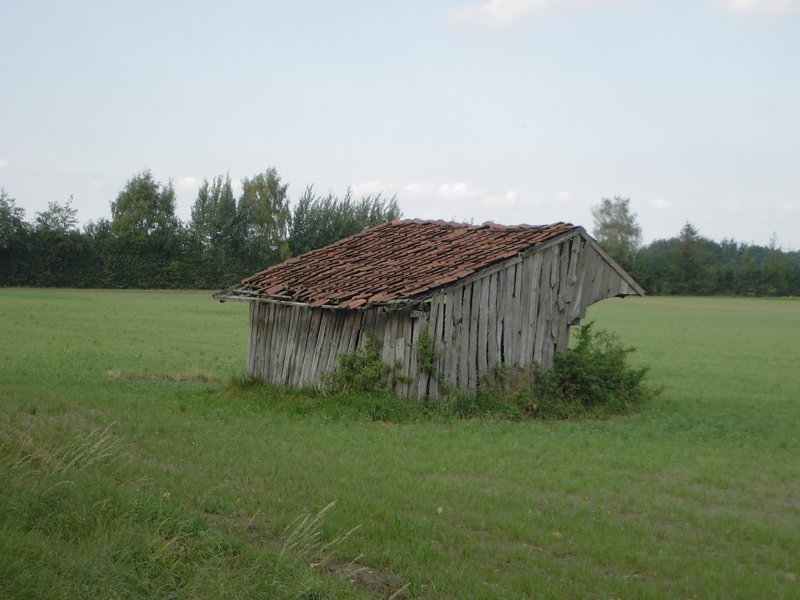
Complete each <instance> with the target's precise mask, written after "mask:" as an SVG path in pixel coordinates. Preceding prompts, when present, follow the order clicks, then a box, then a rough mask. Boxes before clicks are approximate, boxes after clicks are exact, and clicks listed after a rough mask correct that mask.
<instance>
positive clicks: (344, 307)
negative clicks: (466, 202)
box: [214, 220, 644, 399]
mask: <svg viewBox="0 0 800 600" xmlns="http://www.w3.org/2000/svg"><path fill="white" fill-rule="evenodd" d="M631 295H639V296H641V295H644V289H643V288H642V287H641V286H640V285H639V284H638V283H637V282H636V281H635V280H634V279H633V277H631V276H630V275H629V274H628V273H626V272H625V270H624V269H622V268H621V267H620V266H619V265H618V264H617V263H616V262H615V261H614V260H613V259H612V258H611V257H610V256H608V254H606V253H605V252H604V251H603V250H602V248H600V246H599V245H598V244H597V242H596V241H595V240H594V239H592V238H591V237H590V236H589V235H588V234H587V233H586V231H585V230H584V229H583V228H582V227H578V226H574V225H570V224H568V223H555V224H552V225H543V226H529V225H519V226H503V225H496V224H494V223H485V224H483V225H468V224H463V223H449V222H444V221H421V220H398V221H392V222H391V223H385V224H382V225H378V226H376V227H372V228H370V229H367V230H365V231H362V232H360V233H357V234H355V235H353V236H350V237H347V238H344V239H342V240H339V241H337V242H335V243H333V244H330V245H328V246H325V247H323V248H320V249H317V250H312V251H311V252H307V253H306V254H303V255H300V256H297V257H295V258H291V259H289V260H287V261H285V262H283V263H280V264H277V265H274V266H272V267H269V268H267V269H265V270H263V271H260V272H258V273H256V274H254V275H252V276H250V277H247V278H246V279H244V280H243V281H242V282H241V283H239V284H238V285H235V286H233V287H231V288H229V289H226V290H223V291H221V292H218V293H216V294H214V297H215V298H217V299H218V300H221V301H226V300H244V301H247V302H250V342H249V353H248V359H247V372H248V374H250V375H251V376H254V377H256V378H260V379H262V380H264V381H267V382H272V383H275V384H279V385H286V386H292V387H303V386H318V385H320V383H321V381H322V376H323V374H325V373H327V372H330V371H333V370H335V369H336V368H337V366H338V357H339V355H341V354H343V353H349V352H353V351H354V350H355V349H357V348H362V347H364V345H365V344H366V343H367V339H368V338H369V337H371V336H370V334H371V335H372V336H374V337H375V339H376V340H377V341H378V344H379V345H380V347H381V352H382V358H383V362H384V363H386V364H387V365H390V366H391V368H392V372H391V373H390V374H389V375H387V379H390V381H391V382H392V385H393V388H394V391H395V393H396V394H397V395H399V396H401V397H407V398H413V399H420V398H436V397H438V396H439V395H440V394H441V393H442V391H443V390H456V389H459V390H462V391H464V392H466V393H468V394H474V393H475V391H476V390H477V388H478V386H479V385H480V383H481V381H482V379H483V378H484V377H485V376H487V375H490V374H491V373H493V372H494V369H495V367H496V366H497V365H508V366H513V367H527V366H530V365H531V363H538V364H539V365H540V366H541V367H543V368H548V367H550V366H552V363H553V355H554V353H555V352H556V351H559V350H564V349H566V347H567V342H568V339H569V327H570V325H575V324H577V323H578V322H579V321H580V320H581V318H583V317H584V316H585V314H586V308H587V307H588V306H589V305H591V304H593V303H595V302H598V301H599V300H603V299H604V298H610V297H614V296H631ZM423 359H424V360H423Z"/></svg>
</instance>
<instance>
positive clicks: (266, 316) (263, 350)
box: [258, 303, 274, 381]
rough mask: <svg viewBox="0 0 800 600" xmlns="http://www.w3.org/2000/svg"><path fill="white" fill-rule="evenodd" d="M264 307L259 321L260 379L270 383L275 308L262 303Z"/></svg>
mask: <svg viewBox="0 0 800 600" xmlns="http://www.w3.org/2000/svg"><path fill="white" fill-rule="evenodd" d="M261 304H262V306H261V307H260V310H259V321H260V330H259V334H258V335H259V338H260V339H259V346H260V348H259V353H260V356H259V358H258V363H259V368H260V377H261V379H263V380H264V381H270V372H269V366H270V359H271V355H270V342H271V341H272V333H273V330H274V327H273V323H272V311H273V307H272V306H271V305H269V304H265V303H261Z"/></svg>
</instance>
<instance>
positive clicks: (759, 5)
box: [714, 0, 800, 14]
mask: <svg viewBox="0 0 800 600" xmlns="http://www.w3.org/2000/svg"><path fill="white" fill-rule="evenodd" d="M714 4H715V5H717V6H719V7H720V8H723V9H725V10H730V11H733V12H741V13H747V12H760V13H769V14H785V13H790V12H793V11H796V10H798V8H800V0H714Z"/></svg>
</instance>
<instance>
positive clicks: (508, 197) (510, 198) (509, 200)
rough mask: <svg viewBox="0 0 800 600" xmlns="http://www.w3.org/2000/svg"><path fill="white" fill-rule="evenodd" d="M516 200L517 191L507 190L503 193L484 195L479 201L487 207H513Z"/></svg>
mask: <svg viewBox="0 0 800 600" xmlns="http://www.w3.org/2000/svg"><path fill="white" fill-rule="evenodd" d="M517 201H518V198H517V192H516V191H515V190H508V191H507V192H506V193H505V194H500V195H499V196H486V197H485V198H482V199H481V201H480V202H481V204H483V205H484V206H486V207H488V208H513V207H514V206H516V204H517Z"/></svg>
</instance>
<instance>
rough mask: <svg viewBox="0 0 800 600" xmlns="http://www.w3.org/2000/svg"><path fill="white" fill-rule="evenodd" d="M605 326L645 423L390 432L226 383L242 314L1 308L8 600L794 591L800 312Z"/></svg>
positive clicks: (7, 304) (70, 303) (683, 315)
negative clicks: (642, 400) (634, 366)
mask: <svg viewBox="0 0 800 600" xmlns="http://www.w3.org/2000/svg"><path fill="white" fill-rule="evenodd" d="M589 317H590V318H591V319H594V320H595V322H596V323H597V326H598V327H601V328H606V329H610V330H612V331H614V332H617V333H618V334H619V335H620V337H621V338H622V339H623V341H625V343H627V344H630V345H634V346H636V347H637V348H638V351H637V352H636V353H634V355H633V360H634V361H635V362H637V363H641V364H649V365H651V366H652V372H651V382H652V384H654V385H656V386H663V387H664V392H663V393H662V394H661V395H660V396H659V397H657V398H656V399H655V400H653V401H652V402H651V403H650V404H649V405H648V406H646V407H645V408H644V409H643V410H642V411H641V412H640V413H639V414H637V415H633V416H629V417H625V418H616V419H610V420H606V421H589V420H587V421H581V422H572V423H560V422H557V423H553V422H550V423H542V422H509V421H495V420H492V419H471V420H461V421H458V420H448V419H434V420H419V421H411V422H406V423H401V424H392V423H386V422H381V421H369V420H367V419H363V418H355V417H352V416H350V415H348V414H347V413H342V414H341V415H340V414H338V413H336V412H335V411H330V410H318V409H315V408H313V405H314V401H312V400H309V399H307V398H304V397H303V396H302V395H287V394H279V393H276V392H263V393H254V392H253V390H247V389H244V390H241V389H237V388H235V387H232V386H231V385H230V383H229V382H230V380H231V379H232V378H233V377H235V376H237V375H238V374H240V373H241V372H242V369H243V365H244V359H245V351H246V338H247V316H246V306H244V305H239V304H230V303H228V304H224V305H220V304H218V303H215V302H214V301H213V300H212V299H211V297H210V295H209V294H208V293H195V292H120V291H66V290H19V289H1V290H0V340H2V344H0V482H2V485H0V597H12V598H17V597H26V598H29V597H30V598H36V597H42V598H58V597H61V598H76V597H87V598H88V597H108V598H110V597H120V598H150V597H181V598H183V597H198V598H210V597H232V598H237V597H238V598H250V597H263V598H275V597H279V598H282V597H285V598H347V597H355V598H360V597H389V596H391V595H392V594H395V593H397V594H396V597H422V598H495V597H496V598H525V597H531V598H540V597H542V598H662V597H679V598H792V597H797V596H798V595H800V581H798V577H799V576H800V564H799V561H800V558H798V557H800V526H799V525H800V435H798V431H800V369H798V367H797V359H798V357H800V336H798V332H800V301H791V300H784V301H781V300H749V299H720V298H708V299H705V298H691V299H690V298H645V299H626V300H624V301H621V300H610V301H606V302H603V303H601V304H599V305H597V306H595V307H593V308H592V309H591V310H590V315H589ZM287 406H296V407H297V408H295V409H287ZM333 501H335V502H336V505H335V506H333V507H331V508H330V509H328V510H327V512H326V513H325V514H324V515H320V518H319V519H318V520H315V515H318V514H319V512H320V511H322V510H323V509H324V508H325V507H326V506H328V505H329V503H330V502H333ZM304 518H305V521H304V520H303V519H304ZM315 536H316V537H315ZM329 542H331V543H333V545H332V546H331V547H330V548H328V549H326V550H322V549H321V547H322V545H324V544H327V543H329ZM320 560H322V564H318V563H320ZM362 567H363V568H362ZM349 580H355V581H356V585H354V584H352V583H350V581H349Z"/></svg>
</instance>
